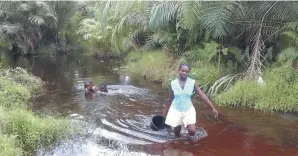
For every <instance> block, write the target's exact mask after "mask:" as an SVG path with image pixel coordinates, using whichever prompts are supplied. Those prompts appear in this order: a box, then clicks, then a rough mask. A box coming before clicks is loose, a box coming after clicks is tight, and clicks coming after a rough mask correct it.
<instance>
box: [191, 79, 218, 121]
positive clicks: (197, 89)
mask: <svg viewBox="0 0 298 156" xmlns="http://www.w3.org/2000/svg"><path fill="white" fill-rule="evenodd" d="M195 92H196V94H197V95H199V96H200V97H201V99H202V100H203V101H204V102H205V103H206V104H208V106H209V107H210V108H211V109H212V111H213V113H214V115H215V117H217V116H218V112H217V110H216V109H215V107H214V105H213V104H212V102H211V101H210V100H209V98H208V96H207V95H206V94H205V93H203V91H202V90H201V89H200V88H199V86H198V84H197V82H195Z"/></svg>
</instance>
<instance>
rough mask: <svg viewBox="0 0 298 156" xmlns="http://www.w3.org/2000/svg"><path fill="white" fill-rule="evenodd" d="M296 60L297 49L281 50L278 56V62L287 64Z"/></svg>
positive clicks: (297, 56) (297, 55)
mask: <svg viewBox="0 0 298 156" xmlns="http://www.w3.org/2000/svg"><path fill="white" fill-rule="evenodd" d="M297 58H298V52H297V49H295V48H293V47H289V48H287V49H285V50H283V51H282V52H281V53H280V54H279V56H278V62H287V61H289V60H290V61H291V60H293V59H297Z"/></svg>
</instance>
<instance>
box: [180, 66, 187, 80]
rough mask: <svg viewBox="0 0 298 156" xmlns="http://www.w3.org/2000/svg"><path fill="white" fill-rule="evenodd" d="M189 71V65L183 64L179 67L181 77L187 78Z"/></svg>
mask: <svg viewBox="0 0 298 156" xmlns="http://www.w3.org/2000/svg"><path fill="white" fill-rule="evenodd" d="M188 73H189V68H188V66H181V68H180V69H179V76H180V78H181V79H186V78H187V76H188Z"/></svg>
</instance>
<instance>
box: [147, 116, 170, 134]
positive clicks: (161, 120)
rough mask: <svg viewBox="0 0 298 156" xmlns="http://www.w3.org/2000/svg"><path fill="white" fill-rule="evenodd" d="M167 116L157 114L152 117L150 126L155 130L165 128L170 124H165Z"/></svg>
mask: <svg viewBox="0 0 298 156" xmlns="http://www.w3.org/2000/svg"><path fill="white" fill-rule="evenodd" d="M165 121H166V118H165V117H164V116H161V115H156V116H154V117H153V118H152V120H151V123H150V127H151V129H152V130H154V131H159V130H161V129H164V128H166V127H168V125H166V124H165Z"/></svg>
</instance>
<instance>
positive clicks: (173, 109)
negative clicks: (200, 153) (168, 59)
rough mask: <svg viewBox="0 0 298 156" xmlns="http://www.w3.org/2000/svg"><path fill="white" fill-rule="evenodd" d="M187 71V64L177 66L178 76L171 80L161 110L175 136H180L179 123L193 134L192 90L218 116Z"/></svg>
mask: <svg viewBox="0 0 298 156" xmlns="http://www.w3.org/2000/svg"><path fill="white" fill-rule="evenodd" d="M189 71H190V67H189V65H187V64H181V65H180V66H179V77H178V78H177V79H175V80H173V81H171V84H170V89H171V91H170V93H169V100H168V103H167V104H166V106H165V109H164V112H163V115H164V116H165V115H166V121H165V124H167V125H169V126H172V127H174V133H175V136H176V137H180V132H181V125H184V126H185V127H187V129H188V134H189V135H190V136H194V135H195V130H196V110H195V108H194V106H193V104H192V102H191V96H192V93H193V91H195V93H196V94H197V95H199V96H200V97H201V98H202V100H203V101H204V102H205V103H207V104H208V105H209V106H210V107H211V109H212V111H213V113H214V115H215V117H217V116H218V112H217V110H216V109H215V107H214V106H213V104H212V102H211V101H210V100H209V98H208V97H207V96H206V95H205V94H204V93H203V92H202V91H201V89H200V88H199V87H198V84H197V82H196V81H195V80H193V79H191V78H189V77H188V74H189Z"/></svg>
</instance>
